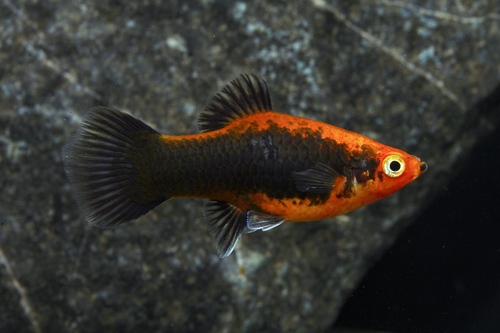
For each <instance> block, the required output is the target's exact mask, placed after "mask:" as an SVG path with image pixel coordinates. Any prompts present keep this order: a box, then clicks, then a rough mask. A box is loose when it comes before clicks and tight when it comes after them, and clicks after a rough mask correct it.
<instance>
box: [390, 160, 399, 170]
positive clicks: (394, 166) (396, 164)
mask: <svg viewBox="0 0 500 333" xmlns="http://www.w3.org/2000/svg"><path fill="white" fill-rule="evenodd" d="M389 168H390V169H391V171H392V172H396V171H399V169H401V164H400V163H399V162H398V161H392V162H391V164H389Z"/></svg>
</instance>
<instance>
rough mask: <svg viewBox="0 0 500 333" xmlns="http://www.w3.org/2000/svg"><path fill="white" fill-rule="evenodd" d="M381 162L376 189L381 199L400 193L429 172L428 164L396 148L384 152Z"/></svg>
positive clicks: (378, 168)
mask: <svg viewBox="0 0 500 333" xmlns="http://www.w3.org/2000/svg"><path fill="white" fill-rule="evenodd" d="M388 148H389V147H388ZM379 161H380V163H379V165H378V166H377V170H376V174H377V177H376V184H377V185H376V187H377V192H378V194H379V195H380V196H381V197H386V196H388V195H390V194H392V193H394V192H396V191H398V190H399V189H401V188H402V187H404V186H405V185H407V184H408V183H410V182H412V181H413V180H415V179H416V178H417V177H418V176H420V175H421V174H422V173H424V172H425V171H426V170H427V164H426V163H425V162H422V161H420V158H418V157H416V156H413V155H410V154H408V153H406V152H404V151H402V150H399V149H395V148H390V149H387V150H385V151H383V152H382V153H381V154H380V155H379Z"/></svg>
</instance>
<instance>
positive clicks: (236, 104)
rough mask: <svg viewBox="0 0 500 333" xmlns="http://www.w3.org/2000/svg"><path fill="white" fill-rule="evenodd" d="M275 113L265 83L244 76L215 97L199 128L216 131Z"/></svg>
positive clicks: (202, 115)
mask: <svg viewBox="0 0 500 333" xmlns="http://www.w3.org/2000/svg"><path fill="white" fill-rule="evenodd" d="M272 110H273V106H272V104H271V97H270V96H269V91H268V89H267V85H266V83H265V82H264V80H260V79H259V78H258V77H257V76H256V75H254V74H250V75H248V74H242V75H241V76H240V77H239V78H236V79H234V80H233V81H231V83H230V84H228V85H227V86H225V87H224V89H222V91H221V92H220V93H217V94H215V96H214V97H212V100H211V101H210V102H209V103H208V104H207V105H206V106H205V109H204V110H203V112H202V113H201V114H200V117H199V118H198V129H199V130H200V131H202V132H208V131H215V130H218V129H221V128H224V127H225V126H227V125H229V124H230V123H231V122H232V121H235V120H237V119H241V118H244V117H247V116H250V115H252V114H256V113H261V112H269V111H272Z"/></svg>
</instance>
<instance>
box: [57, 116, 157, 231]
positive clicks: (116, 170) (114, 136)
mask: <svg viewBox="0 0 500 333" xmlns="http://www.w3.org/2000/svg"><path fill="white" fill-rule="evenodd" d="M151 134H158V132H156V131H155V130H154V129H152V128H151V127H149V126H148V125H146V124H144V123H143V122H142V121H140V120H139V119H136V118H134V117H132V116H131V115H128V114H126V113H123V112H120V111H117V110H114V109H108V108H104V107H98V108H94V109H91V110H90V111H89V112H88V113H87V114H86V115H85V116H84V117H83V120H82V122H81V124H80V125H79V126H78V129H77V131H76V133H75V135H74V136H73V137H72V138H71V140H70V142H69V143H68V144H67V145H66V146H64V148H63V150H62V160H63V163H64V168H65V170H66V174H67V176H68V179H69V182H70V183H71V186H72V188H73V191H74V193H75V197H76V201H77V202H78V205H79V206H80V209H81V210H82V211H83V212H84V213H85V215H86V217H87V219H88V220H89V222H90V223H92V224H93V225H95V226H98V227H102V228H111V227H115V226H117V225H119V224H121V223H124V222H128V221H130V220H133V219H136V218H138V217H139V216H141V215H144V214H146V213H147V212H148V211H150V210H151V209H153V208H154V207H156V206H157V205H159V204H160V203H161V202H163V201H164V200H166V199H167V198H166V196H162V195H158V194H157V192H158V191H157V190H155V182H154V178H153V177H145V176H144V175H145V174H146V175H147V172H143V171H144V170H138V169H139V167H138V165H142V166H144V165H147V164H148V163H147V161H140V163H138V162H137V161H138V159H141V158H144V156H147V155H145V154H142V153H141V151H140V149H141V146H142V147H144V146H145V144H147V140H148V137H149V138H150V136H151ZM148 178H149V179H148ZM156 186H157V184H156Z"/></svg>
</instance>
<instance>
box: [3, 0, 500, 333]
mask: <svg viewBox="0 0 500 333" xmlns="http://www.w3.org/2000/svg"><path fill="white" fill-rule="evenodd" d="M448 4H449V6H447V5H448ZM497 5H498V2H496V1H487V0H479V1H467V0H464V1H460V2H445V1H443V2H436V1H418V2H415V3H414V4H413V5H406V4H405V3H402V2H394V1H332V2H324V1H320V0H315V1H305V0H303V1H294V2H288V1H248V2H244V1H237V2H235V1H195V0H190V1H189V0H188V1H175V0H170V1H160V0H138V1H82V0H76V1H62V0H59V1H58V0H52V1H49V0H46V1H43V0H38V1H37V0H29V1H28V0H26V1H16V0H0V168H1V172H0V219H1V221H0V294H1V295H2V297H1V298H0V331H2V332H3V331H13V330H17V331H19V332H23V331H26V332H49V331H50V332H57V331H61V332H62V331H69V332H80V331H112V332H118V331H120V332H128V331H140V330H141V331H146V330H147V331H158V332H160V331H161V332H165V331H172V332H177V331H193V332H195V331H197V332H198V331H212V332H224V331H226V332H234V331H243V332H255V331H258V330H260V331H294V332H311V331H321V330H324V329H326V328H327V327H329V325H331V324H332V323H333V322H334V320H335V317H336V314H337V312H338V311H339V309H340V307H341V305H342V302H343V300H344V299H345V297H346V295H348V294H349V292H351V291H352V289H353V288H354V287H355V286H356V283H357V282H358V281H359V280H360V278H361V277H362V276H363V274H364V272H365V271H366V270H367V269H368V268H369V267H370V265H371V264H372V263H373V262H374V260H376V258H377V257H378V256H379V255H380V254H381V253H382V251H383V250H384V249H386V248H387V247H388V246H389V245H390V244H391V243H392V242H393V240H394V239H395V237H396V236H397V234H398V232H399V231H401V230H402V229H403V228H404V227H405V226H407V225H408V224H409V223H410V222H411V220H412V219H413V218H414V216H415V215H416V214H418V213H419V212H420V211H421V209H422V208H423V207H424V206H425V205H426V204H428V202H429V201H430V200H431V199H432V198H433V196H434V194H435V192H436V191H437V190H439V187H440V186H442V185H443V184H445V183H446V182H447V181H448V180H449V179H450V177H451V176H452V175H453V173H454V170H455V169H456V168H457V167H458V166H459V164H460V161H461V160H463V158H465V157H466V155H467V152H468V151H470V149H472V148H473V147H474V144H475V143H476V142H477V141H478V140H479V139H481V138H482V137H484V136H485V135H487V134H488V133H489V132H491V130H492V129H494V128H495V127H496V126H497V125H498V123H499V118H500V112H499V107H498V105H499V98H498V95H499V93H500V89H499V88H498V87H499V83H500V75H499V73H500V53H499V52H498V50H499V49H500V16H499V15H498V14H496V15H495V14H493V13H495V12H496V11H498V6H497ZM416 6H418V7H416ZM486 14H489V15H488V16H484V15H486ZM242 72H253V73H256V74H258V75H259V76H260V77H262V78H264V79H265V80H266V81H267V83H268V85H269V86H270V91H271V95H272V98H273V104H274V106H275V110H277V111H282V112H288V113H291V114H294V115H299V116H305V117H308V118H313V119H317V120H321V121H325V122H328V123H331V124H335V125H338V126H340V127H344V128H346V129H349V130H352V131H355V132H358V133H361V134H364V135H367V136H369V137H371V138H373V139H376V140H378V141H380V142H382V143H385V144H388V145H392V146H395V147H398V148H401V149H403V150H405V151H408V152H410V153H412V154H415V155H417V156H420V157H421V158H422V159H423V160H425V161H426V162H427V163H428V164H429V168H430V169H429V171H428V172H427V173H426V174H424V175H423V176H422V177H421V178H419V179H418V180H417V181H416V182H414V183H412V184H410V185H409V186H408V187H406V188H405V189H403V190H402V191H400V192H398V193H396V194H395V195H393V196H391V197H389V198H387V199H385V200H383V201H381V202H379V203H375V204H372V205H370V206H368V207H365V208H362V209H360V210H358V211H356V212H353V213H351V214H349V215H346V216H341V217H338V218H333V219H331V220H327V221H320V222H314V223H295V224H292V223H289V224H284V225H283V226H280V227H279V228H276V229H273V230H272V231H269V232H266V233H261V232H257V233H253V234H250V235H245V236H244V237H243V238H242V239H241V241H240V244H239V245H238V247H237V248H236V250H235V253H234V254H233V255H231V256H230V257H229V258H227V259H225V260H220V259H219V258H218V257H217V255H216V251H215V246H214V243H213V241H212V240H211V239H210V237H209V236H208V232H207V225H206V224H205V223H204V222H203V207H202V202H201V201H198V200H189V199H185V200H176V201H169V202H166V203H164V204H163V205H161V206H160V207H158V208H157V209H155V210H154V211H153V212H151V213H149V214H148V215H146V216H144V217H143V218H141V219H140V221H138V222H135V223H131V224H128V225H126V226H122V227H119V228H117V229H114V230H105V231H103V230H98V229H94V228H92V227H90V226H89V225H88V224H87V222H86V221H85V219H84V217H82V216H81V215H80V213H79V211H78V208H77V206H76V203H75V200H74V198H73V196H72V193H71V191H70V188H69V186H68V183H67V181H66V179H65V176H64V174H63V168H62V163H61V158H60V150H61V148H62V146H63V145H64V143H65V142H67V140H68V139H69V137H70V136H71V134H72V133H73V132H74V130H75V127H76V125H77V123H78V121H79V120H80V117H81V115H83V114H84V113H85V111H86V110H87V109H88V108H89V107H91V106H95V105H107V106H113V107H116V108H119V109H121V110H125V111H128V112H130V113H132V114H134V115H136V116H138V117H141V118H142V119H144V120H145V121H147V122H148V123H149V124H151V125H152V126H153V127H155V128H156V129H158V130H159V131H160V132H162V133H166V134H171V135H176V134H189V133H194V132H195V131H196V117H197V114H198V113H199V112H200V110H201V109H202V107H203V105H204V104H205V103H206V102H207V100H208V99H209V98H210V97H211V95H212V94H213V93H215V92H216V91H217V90H218V89H220V88H221V87H222V86H223V85H224V84H225V83H226V82H227V81H228V80H230V79H232V78H234V77H235V76H237V75H238V74H239V73H242ZM488 96H490V97H488ZM485 98H487V99H486V100H485V101H484V99H485ZM481 101H482V102H481ZM429 232H432V231H431V230H430V231H429Z"/></svg>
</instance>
